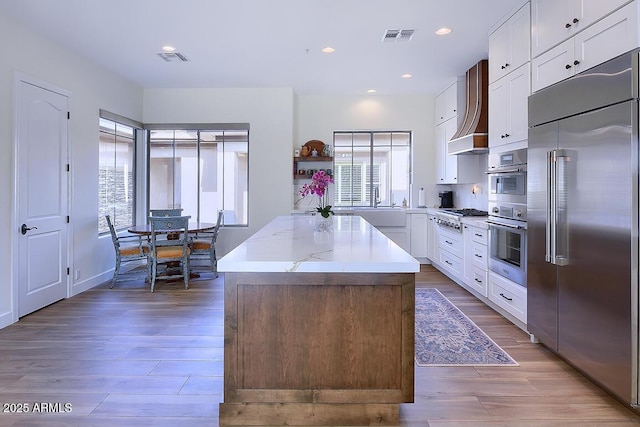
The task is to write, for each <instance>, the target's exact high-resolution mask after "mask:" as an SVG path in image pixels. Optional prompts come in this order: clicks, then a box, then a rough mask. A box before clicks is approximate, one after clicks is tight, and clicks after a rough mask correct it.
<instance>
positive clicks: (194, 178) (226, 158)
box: [148, 125, 249, 226]
mask: <svg viewBox="0 0 640 427" xmlns="http://www.w3.org/2000/svg"><path fill="white" fill-rule="evenodd" d="M187 126H188V125H187ZM157 127H158V126H149V128H150V129H151V130H150V131H149V162H148V165H149V180H148V183H149V184H148V186H149V187H148V196H149V208H150V209H176V208H182V209H183V211H182V213H183V214H184V215H191V218H192V219H197V220H200V221H204V222H216V219H217V212H218V210H220V209H223V210H224V212H225V213H224V224H225V226H228V225H248V210H247V206H248V200H249V194H248V182H249V167H248V166H249V163H248V155H249V126H248V125H239V126H237V127H238V128H236V129H234V128H233V126H230V125H198V126H197V127H198V128H196V129H189V128H187V127H184V128H182V126H178V125H172V126H171V127H172V129H167V128H166V126H165V125H163V126H162V127H163V128H162V129H158V128H157ZM154 128H155V129H154ZM220 128H222V129H220Z"/></svg>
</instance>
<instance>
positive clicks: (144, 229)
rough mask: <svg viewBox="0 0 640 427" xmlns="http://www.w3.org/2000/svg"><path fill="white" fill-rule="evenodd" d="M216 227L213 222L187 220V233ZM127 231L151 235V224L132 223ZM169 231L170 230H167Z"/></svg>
mask: <svg viewBox="0 0 640 427" xmlns="http://www.w3.org/2000/svg"><path fill="white" fill-rule="evenodd" d="M214 228H216V224H215V223H213V222H201V221H189V233H199V232H203V231H211V230H213V229H214ZM127 231H128V232H129V233H133V234H139V235H141V236H150V235H151V224H140V225H133V226H131V227H129V229H128V230H127ZM168 231H171V230H168ZM168 231H165V232H163V231H156V232H158V233H167V232H168Z"/></svg>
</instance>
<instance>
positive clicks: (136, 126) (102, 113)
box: [97, 109, 144, 236]
mask: <svg viewBox="0 0 640 427" xmlns="http://www.w3.org/2000/svg"><path fill="white" fill-rule="evenodd" d="M101 120H108V121H110V122H113V123H115V130H114V133H113V136H114V141H113V143H114V145H115V144H117V143H118V139H117V136H118V130H117V127H118V125H120V126H126V127H130V128H132V130H133V135H132V138H131V146H132V150H131V153H132V158H131V159H130V160H131V165H132V170H131V174H132V176H133V179H132V187H133V188H132V190H131V195H132V198H131V211H132V213H131V222H132V223H131V224H126V225H122V224H120V223H119V222H118V221H117V218H115V217H114V218H113V220H112V223H113V226H114V229H115V230H116V231H122V230H126V229H127V228H128V227H130V226H132V225H135V224H136V212H137V206H138V180H137V174H138V161H137V159H138V144H137V141H138V138H139V137H140V136H141V135H142V133H143V130H144V125H143V124H142V123H140V122H138V121H135V120H132V119H130V118H128V117H124V116H121V115H119V114H115V113H112V112H110V111H107V110H103V109H100V110H99V112H98V144H100V139H101V135H102V134H103V133H104V131H103V130H102V129H101V125H100V121H101ZM99 174H100V150H99V149H98V227H97V230H98V236H104V235H107V234H109V233H110V231H109V228H108V226H106V221H105V227H103V228H101V227H100V218H101V216H102V214H103V212H101V208H100V199H101V197H100V189H101V185H100V177H99ZM112 216H113V215H112Z"/></svg>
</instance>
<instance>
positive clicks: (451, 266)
mask: <svg viewBox="0 0 640 427" xmlns="http://www.w3.org/2000/svg"><path fill="white" fill-rule="evenodd" d="M440 265H441V266H442V267H444V268H446V269H447V270H448V271H449V272H450V273H451V274H453V275H454V276H455V277H458V278H461V277H462V258H460V257H457V256H455V255H452V254H451V253H450V252H447V251H444V250H443V251H440Z"/></svg>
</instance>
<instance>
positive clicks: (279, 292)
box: [218, 216, 420, 425]
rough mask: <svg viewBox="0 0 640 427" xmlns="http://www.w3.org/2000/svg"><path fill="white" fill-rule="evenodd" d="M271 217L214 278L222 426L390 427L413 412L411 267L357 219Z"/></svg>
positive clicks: (390, 244) (401, 254)
mask: <svg viewBox="0 0 640 427" xmlns="http://www.w3.org/2000/svg"><path fill="white" fill-rule="evenodd" d="M333 221H334V223H333V226H332V229H331V231H329V232H320V233H318V232H314V230H313V228H314V227H313V217H311V216H283V217H277V218H275V219H274V220H273V221H271V222H270V223H269V224H267V225H266V226H265V227H264V228H262V229H261V230H260V231H258V232H257V233H256V234H254V235H253V236H251V237H250V238H249V239H247V240H246V241H245V242H243V243H242V244H240V245H239V246H238V247H236V248H235V249H234V250H232V251H231V252H230V253H228V254H227V255H225V256H224V257H222V258H221V259H220V260H219V261H218V270H219V271H220V272H224V281H225V284H224V288H225V295H224V311H225V321H224V402H223V403H221V404H220V425H397V424H398V419H399V404H400V403H405V402H413V376H414V362H413V360H414V309H415V307H414V306H415V293H414V292H415V273H416V272H417V271H419V268H420V265H419V263H418V261H416V260H415V259H414V258H413V257H411V256H410V255H409V254H407V253H406V252H405V251H404V250H402V249H401V248H400V247H399V246H398V245H396V244H395V243H393V242H392V241H391V240H389V239H388V238H387V237H386V236H385V235H384V234H382V233H380V232H379V231H378V230H376V229H375V228H374V227H373V226H371V225H370V224H369V223H368V222H366V221H365V220H363V219H362V218H361V217H358V216H344V217H334V218H333Z"/></svg>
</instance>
